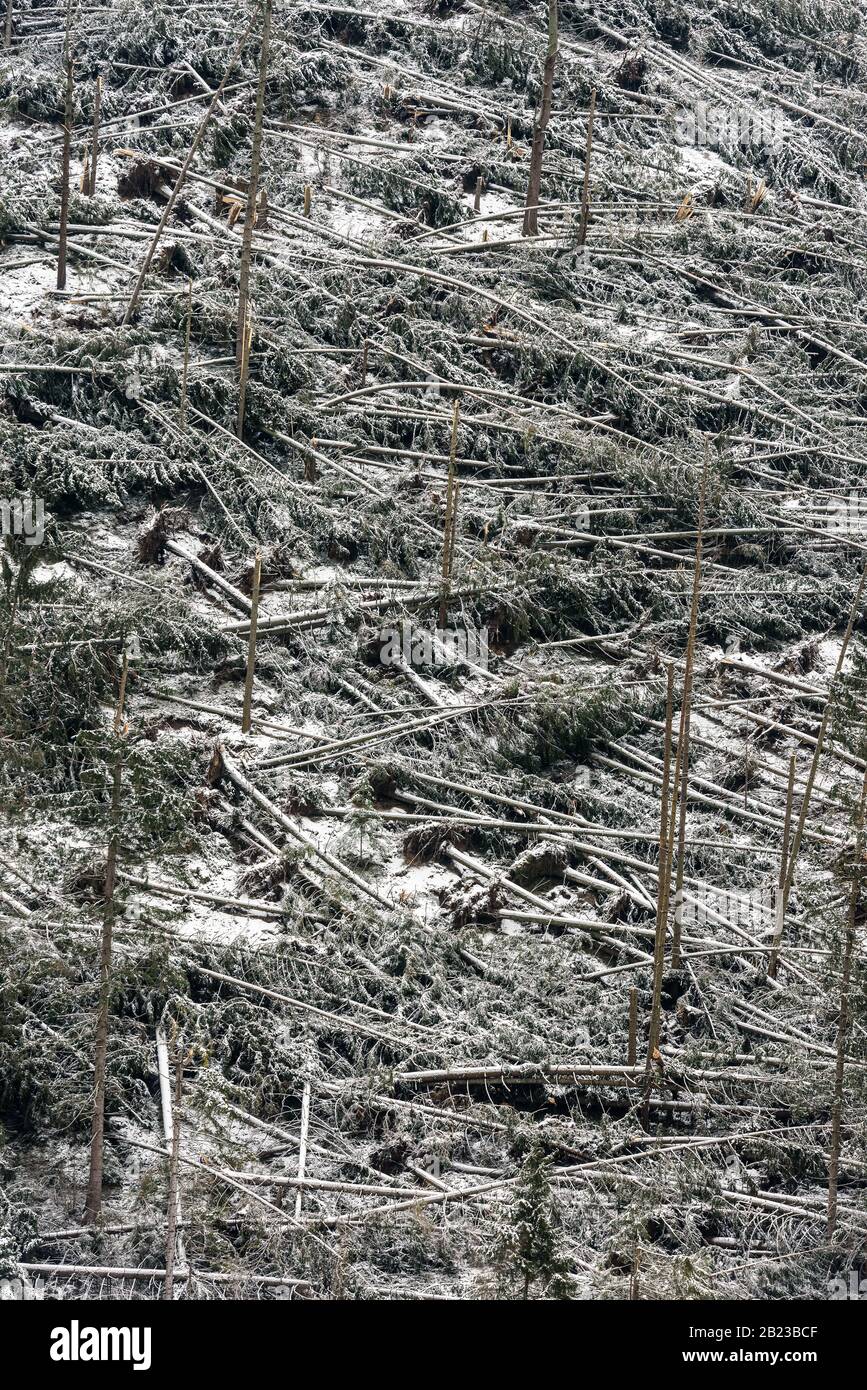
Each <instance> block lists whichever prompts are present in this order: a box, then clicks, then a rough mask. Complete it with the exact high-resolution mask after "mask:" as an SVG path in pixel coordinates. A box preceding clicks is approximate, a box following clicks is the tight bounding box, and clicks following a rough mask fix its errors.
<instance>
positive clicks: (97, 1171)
mask: <svg viewBox="0 0 867 1390" xmlns="http://www.w3.org/2000/svg"><path fill="white" fill-rule="evenodd" d="M128 669H129V658H128V656H127V653H126V650H124V654H123V666H122V669H121V674H120V689H119V692H118V700H117V710H116V712H115V719H114V731H115V735H116V736H117V739H118V744H117V751H116V753H115V758H114V772H113V775H112V787H111V811H110V825H111V830H110V835H109V842H108V858H107V860H106V865H105V888H104V894H103V915H102V942H101V946H100V955H99V1005H98V1007H97V1015H96V1038H95V1042H94V1050H93V1072H94V1089H93V1111H92V1122H91V1138H90V1174H89V1177H88V1181H87V1199H86V1202H85V1220H86V1221H87V1222H88V1223H89V1224H92V1223H93V1222H95V1221H98V1220H99V1214H100V1211H101V1209H102V1167H103V1148H104V1140H105V1073H106V1059H107V1056H108V1011H109V999H110V994H111V953H112V939H113V934H114V914H115V903H114V891H115V886H116V884H117V852H118V843H119V840H120V802H121V789H122V785H123V709H124V702H125V699H126V680H127V673H128Z"/></svg>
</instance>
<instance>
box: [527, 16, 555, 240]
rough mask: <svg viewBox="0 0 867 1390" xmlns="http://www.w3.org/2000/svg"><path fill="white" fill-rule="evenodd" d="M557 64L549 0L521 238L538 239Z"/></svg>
mask: <svg viewBox="0 0 867 1390" xmlns="http://www.w3.org/2000/svg"><path fill="white" fill-rule="evenodd" d="M556 63H557V0H548V53H547V56H546V58H545V70H544V73H543V75H542V102H541V105H540V107H539V114H538V117H537V119H536V124H535V125H534V127H533V144H532V148H531V151H530V177H529V179H528V181H527V201H526V204H525V206H526V212H525V213H524V236H537V235H538V233H539V221H538V216H539V214H538V207H539V199H540V197H541V193H542V156H543V154H544V153H545V132H546V130H547V129H548V120H549V118H550V115H551V100H552V97H553V93H554V68H555V66H556Z"/></svg>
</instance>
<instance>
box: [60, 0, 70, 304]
mask: <svg viewBox="0 0 867 1390" xmlns="http://www.w3.org/2000/svg"><path fill="white" fill-rule="evenodd" d="M63 65H64V67H65V69H66V93H65V96H64V101H63V147H62V148H63V153H62V156H61V161H62V162H61V174H60V232H59V239H58V243H57V288H58V289H59V290H65V289H66V247H67V239H68V236H69V155H70V146H71V144H72V117H73V92H74V85H73V84H74V76H73V62H72V0H66V32H65V35H64V39H63Z"/></svg>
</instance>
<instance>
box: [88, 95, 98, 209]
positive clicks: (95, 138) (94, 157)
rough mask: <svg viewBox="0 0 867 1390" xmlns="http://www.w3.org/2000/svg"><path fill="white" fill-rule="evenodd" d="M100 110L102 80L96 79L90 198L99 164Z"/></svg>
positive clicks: (94, 190)
mask: <svg viewBox="0 0 867 1390" xmlns="http://www.w3.org/2000/svg"><path fill="white" fill-rule="evenodd" d="M101 109H102V78H101V77H98V78H97V79H96V88H95V90H94V93H93V127H92V130H91V137H90V177H89V179H88V184H87V189H86V192H88V193H89V194H90V196H91V198H92V197H93V195H94V194H95V192H96V166H97V164H98V163H99V116H100V111H101Z"/></svg>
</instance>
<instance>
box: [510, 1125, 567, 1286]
mask: <svg viewBox="0 0 867 1390" xmlns="http://www.w3.org/2000/svg"><path fill="white" fill-rule="evenodd" d="M558 1225H559V1222H558V1218H557V1207H556V1203H555V1201H554V1196H553V1194H552V1192H551V1160H550V1159H549V1158H548V1157H547V1155H546V1154H545V1152H544V1150H543V1149H542V1146H541V1144H536V1143H534V1144H533V1145H532V1146H531V1148H530V1151H529V1153H528V1154H527V1157H526V1159H525V1160H524V1165H523V1167H522V1168H521V1172H520V1174H519V1176H518V1182H517V1185H516V1187H515V1197H514V1201H513V1203H512V1207H511V1210H510V1212H509V1215H508V1218H507V1221H506V1226H505V1229H504V1230H503V1232H502V1234H501V1235H499V1236H498V1237H497V1239H496V1241H495V1242H494V1246H493V1250H492V1252H491V1259H492V1264H493V1266H494V1268H495V1269H496V1271H497V1273H498V1275H499V1277H500V1281H501V1283H502V1285H503V1286H504V1287H505V1288H514V1286H515V1283H516V1281H517V1282H518V1283H519V1285H520V1287H521V1295H520V1296H521V1297H522V1298H529V1297H530V1289H531V1288H532V1287H533V1286H538V1287H539V1289H540V1290H541V1293H542V1295H543V1297H546V1298H571V1297H572V1295H573V1292H574V1286H573V1283H572V1280H571V1278H570V1276H569V1266H568V1262H567V1261H566V1260H565V1259H564V1258H563V1256H562V1255H561V1253H560V1240H559V1232H558Z"/></svg>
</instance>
